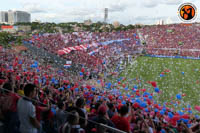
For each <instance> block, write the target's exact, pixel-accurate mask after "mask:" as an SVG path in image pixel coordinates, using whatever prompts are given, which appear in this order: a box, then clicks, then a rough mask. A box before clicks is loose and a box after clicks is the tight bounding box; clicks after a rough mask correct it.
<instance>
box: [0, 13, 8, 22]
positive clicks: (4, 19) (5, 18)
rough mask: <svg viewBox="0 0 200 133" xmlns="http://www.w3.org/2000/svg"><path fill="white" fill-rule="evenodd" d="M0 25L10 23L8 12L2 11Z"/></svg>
mask: <svg viewBox="0 0 200 133" xmlns="http://www.w3.org/2000/svg"><path fill="white" fill-rule="evenodd" d="M0 23H8V12H6V11H0Z"/></svg>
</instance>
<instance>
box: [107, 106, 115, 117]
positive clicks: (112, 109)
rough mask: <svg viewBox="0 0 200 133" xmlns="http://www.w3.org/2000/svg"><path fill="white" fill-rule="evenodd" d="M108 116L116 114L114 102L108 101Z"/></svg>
mask: <svg viewBox="0 0 200 133" xmlns="http://www.w3.org/2000/svg"><path fill="white" fill-rule="evenodd" d="M108 108H109V109H108V112H107V113H108V116H109V118H110V119H111V118H112V117H113V116H114V114H115V108H114V105H113V104H112V103H108Z"/></svg>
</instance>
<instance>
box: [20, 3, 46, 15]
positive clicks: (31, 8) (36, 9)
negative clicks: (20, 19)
mask: <svg viewBox="0 0 200 133" xmlns="http://www.w3.org/2000/svg"><path fill="white" fill-rule="evenodd" d="M23 9H24V10H25V11H27V12H30V13H42V12H46V11H45V10H44V9H43V8H42V7H41V6H40V5H39V4H36V3H34V4H33V3H26V4H24V6H23Z"/></svg>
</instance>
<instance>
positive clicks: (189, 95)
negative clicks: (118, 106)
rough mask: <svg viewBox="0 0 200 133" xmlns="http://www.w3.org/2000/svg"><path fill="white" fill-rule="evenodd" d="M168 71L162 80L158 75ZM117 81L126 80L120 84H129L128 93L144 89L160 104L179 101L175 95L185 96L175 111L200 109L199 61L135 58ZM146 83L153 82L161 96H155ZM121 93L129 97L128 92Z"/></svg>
mask: <svg viewBox="0 0 200 133" xmlns="http://www.w3.org/2000/svg"><path fill="white" fill-rule="evenodd" d="M167 69H168V70H170V72H165V74H164V77H161V76H160V74H161V73H162V72H164V71H165V70H167ZM183 72H184V74H183ZM120 77H126V79H127V80H126V81H124V82H123V83H124V84H126V85H127V84H129V89H131V88H133V86H134V85H137V86H138V89H144V88H145V89H147V90H148V92H153V93H154V94H155V99H156V100H157V101H158V102H159V103H164V102H171V101H172V99H173V100H175V101H178V100H177V99H176V95H177V94H185V95H186V96H183V97H182V100H179V101H180V102H181V103H180V104H179V105H178V106H175V108H178V109H180V108H183V107H186V106H187V105H188V104H190V105H191V106H192V107H193V106H194V105H200V83H199V81H200V60H191V59H172V58H152V57H138V58H137V59H136V61H135V62H134V63H133V64H132V65H129V66H128V67H127V69H126V70H124V71H123V72H122V74H121V75H120ZM136 78H137V79H139V80H140V82H138V80H135V79H136ZM128 79H129V81H128ZM147 81H156V82H157V86H158V88H159V89H160V91H161V93H160V94H157V93H155V91H154V88H153V87H152V86H151V84H148V83H147ZM122 92H123V93H128V92H129V93H132V91H131V90H129V91H125V90H124V91H122ZM170 106H172V105H170ZM173 106H174V105H173Z"/></svg>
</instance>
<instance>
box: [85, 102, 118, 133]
mask: <svg viewBox="0 0 200 133" xmlns="http://www.w3.org/2000/svg"><path fill="white" fill-rule="evenodd" d="M91 121H94V122H96V123H102V124H105V125H108V126H110V127H115V125H114V124H113V122H112V121H111V120H110V119H109V117H108V114H107V107H106V106H105V105H103V104H102V105H100V106H99V108H98V115H97V116H94V117H92V118H91ZM92 127H94V123H89V124H88V130H89V131H88V132H91V131H92ZM96 130H97V132H105V131H106V129H104V128H103V127H100V126H99V125H96ZM99 130H100V131H99Z"/></svg>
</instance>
